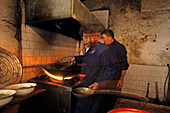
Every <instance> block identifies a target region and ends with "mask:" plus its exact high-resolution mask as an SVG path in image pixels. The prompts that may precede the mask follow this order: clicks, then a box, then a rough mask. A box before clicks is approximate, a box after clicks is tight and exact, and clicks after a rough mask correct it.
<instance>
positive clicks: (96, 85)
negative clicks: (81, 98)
mask: <svg viewBox="0 0 170 113" xmlns="http://www.w3.org/2000/svg"><path fill="white" fill-rule="evenodd" d="M89 88H92V89H93V90H95V89H98V88H99V84H98V83H97V82H95V83H93V84H91V85H90V86H89Z"/></svg>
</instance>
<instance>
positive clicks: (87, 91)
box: [72, 87, 149, 102]
mask: <svg viewBox="0 0 170 113" xmlns="http://www.w3.org/2000/svg"><path fill="white" fill-rule="evenodd" d="M72 93H73V95H74V96H75V97H77V98H86V97H88V96H90V95H93V94H111V95H116V96H119V97H123V98H129V99H134V100H140V101H143V102H149V99H148V98H147V97H145V96H141V95H138V94H134V93H129V92H122V91H117V90H113V89H109V90H108V89H106V90H93V89H91V88H87V87H78V88H74V89H73V91H72Z"/></svg>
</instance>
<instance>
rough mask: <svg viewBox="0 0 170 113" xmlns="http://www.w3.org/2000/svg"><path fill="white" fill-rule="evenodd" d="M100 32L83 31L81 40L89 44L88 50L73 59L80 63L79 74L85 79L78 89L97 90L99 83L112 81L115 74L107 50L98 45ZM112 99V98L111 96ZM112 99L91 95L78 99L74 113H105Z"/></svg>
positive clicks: (109, 108) (114, 68)
mask: <svg viewBox="0 0 170 113" xmlns="http://www.w3.org/2000/svg"><path fill="white" fill-rule="evenodd" d="M100 37H101V35H100V32H96V31H93V30H84V32H83V38H86V39H87V40H89V41H88V43H89V44H90V49H89V50H88V51H87V52H86V54H85V55H84V56H81V57H80V56H77V57H75V61H76V62H77V63H78V62H80V61H82V63H83V66H82V69H81V74H84V75H85V77H84V78H83V79H82V81H81V83H80V87H91V88H92V89H99V88H100V87H102V86H101V85H100V83H103V82H105V81H106V82H107V81H109V80H113V78H114V76H113V75H114V74H115V73H116V67H115V64H114V63H111V59H110V58H111V57H110V52H109V48H108V47H107V46H105V45H104V44H101V43H99V41H98V39H99V38H100ZM112 97H113V96H112ZM112 97H109V98H108V96H106V95H91V96H89V97H87V98H84V99H78V101H77V104H76V110H75V113H107V112H108V111H109V110H111V109H112V108H113V104H112Z"/></svg>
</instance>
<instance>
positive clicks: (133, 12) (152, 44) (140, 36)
mask: <svg viewBox="0 0 170 113" xmlns="http://www.w3.org/2000/svg"><path fill="white" fill-rule="evenodd" d="M83 3H84V4H85V6H86V7H87V8H89V9H90V10H101V9H108V10H109V14H110V15H109V25H108V28H110V29H112V30H113V31H114V33H115V39H116V40H118V41H120V42H121V43H122V44H124V45H125V47H126V49H127V56H128V62H129V63H130V67H129V69H128V71H127V73H126V76H125V80H124V87H123V91H128V92H132V93H137V94H140V95H143V96H145V95H146V90H147V84H148V83H150V91H149V97H150V98H155V96H156V88H155V82H158V91H159V100H160V101H165V98H164V90H165V92H166V91H167V85H166V87H165V89H164V83H165V79H166V76H167V73H168V68H167V64H170V38H169V36H170V32H169V31H170V1H169V0H161V1H160V0H133V1H129V0H85V1H84V2H83Z"/></svg>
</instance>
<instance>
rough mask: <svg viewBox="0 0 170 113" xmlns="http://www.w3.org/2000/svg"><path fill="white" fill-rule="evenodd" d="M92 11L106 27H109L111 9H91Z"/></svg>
mask: <svg viewBox="0 0 170 113" xmlns="http://www.w3.org/2000/svg"><path fill="white" fill-rule="evenodd" d="M91 13H92V14H93V15H94V16H95V17H96V18H97V19H98V20H99V22H101V23H102V24H103V25H104V27H105V28H106V29H107V28H108V19H109V10H97V11H91Z"/></svg>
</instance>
